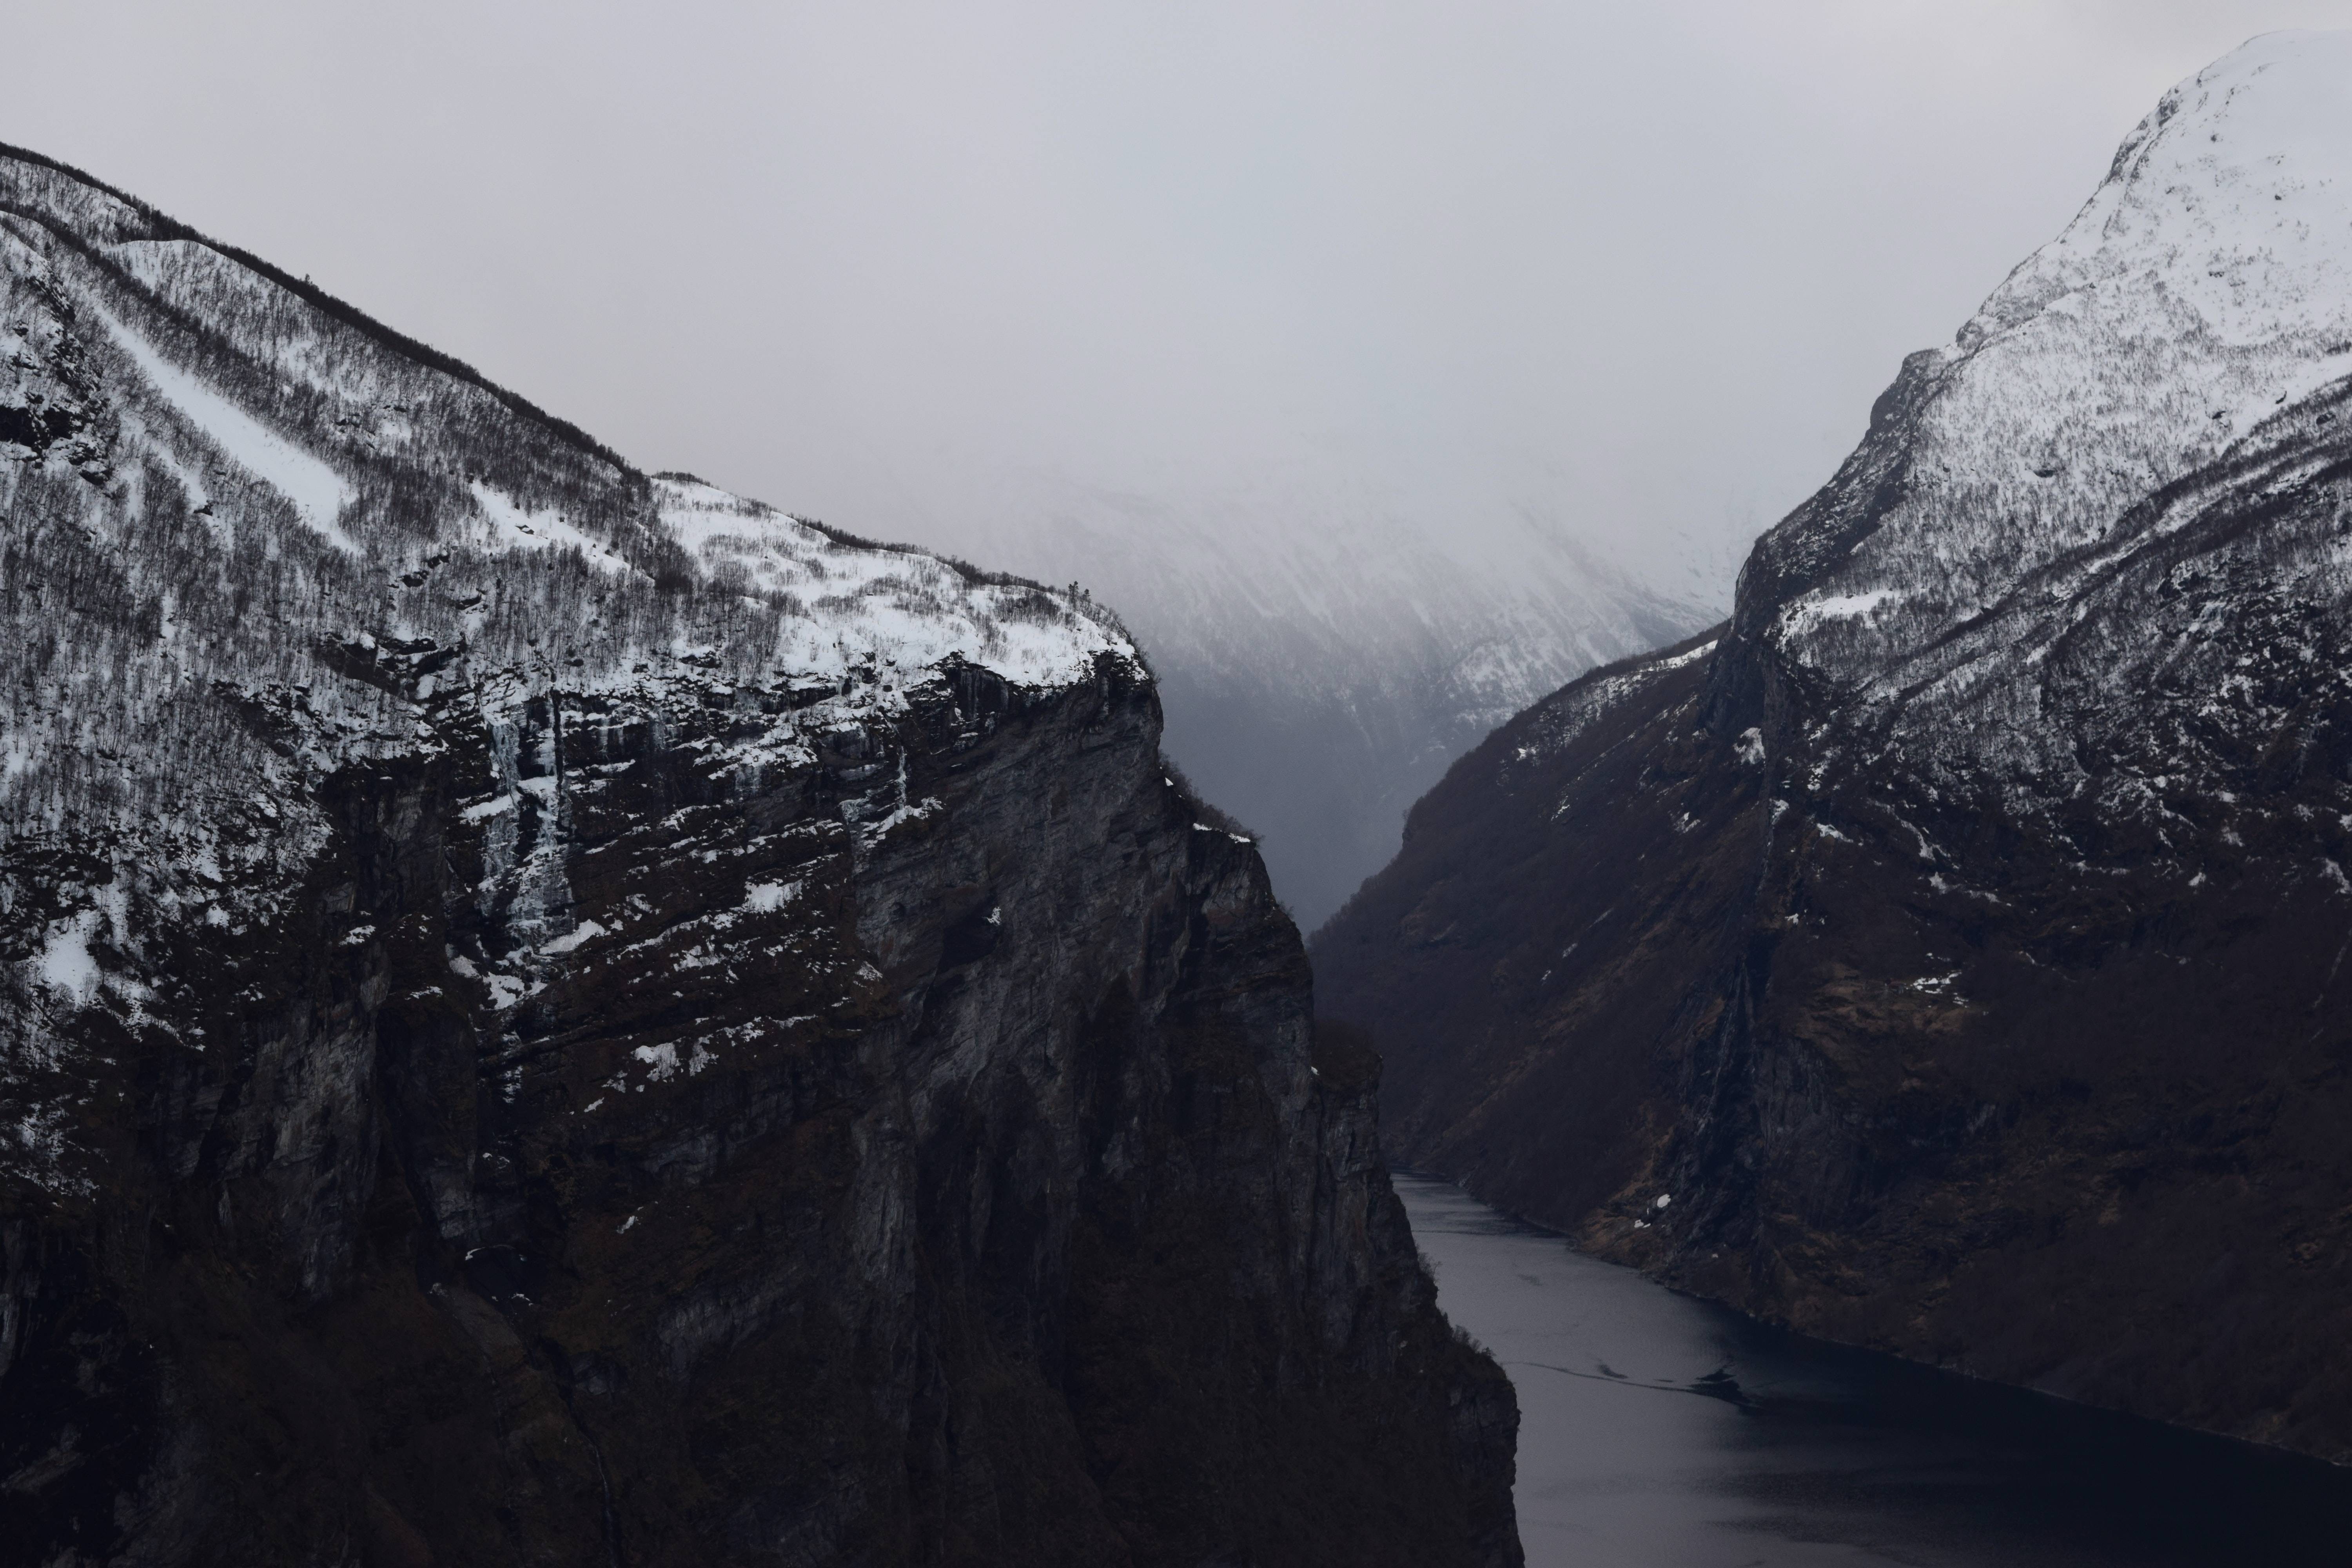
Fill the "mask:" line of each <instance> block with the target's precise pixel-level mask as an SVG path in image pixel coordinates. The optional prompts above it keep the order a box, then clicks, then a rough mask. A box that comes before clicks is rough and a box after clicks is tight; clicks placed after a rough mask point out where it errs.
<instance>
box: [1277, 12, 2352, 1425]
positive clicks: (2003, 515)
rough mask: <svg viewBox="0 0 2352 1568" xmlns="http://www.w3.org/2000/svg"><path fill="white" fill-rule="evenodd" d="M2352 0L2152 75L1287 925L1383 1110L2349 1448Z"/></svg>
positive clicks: (1492, 1156)
mask: <svg viewBox="0 0 2352 1568" xmlns="http://www.w3.org/2000/svg"><path fill="white" fill-rule="evenodd" d="M2347 375H2352V35H2346V34H2336V33H2287V34H2273V35H2269V36H2266V37H2262V38H2258V39H2256V40H2254V41H2252V43H2249V44H2248V45H2246V46H2245V47H2242V48H2241V49H2240V50H2238V51H2236V52H2235V53H2233V54H2231V55H2230V56H2228V57H2226V58H2223V59H2221V61H2219V62H2217V63H2216V64H2214V65H2213V66H2212V67H2210V68H2208V69H2206V70H2204V71H2201V72H2200V73H2199V74H2198V75H2197V76H2195V77H2193V78H2191V79H2189V80H2188V81H2186V82H2183V83H2182V84H2181V85H2180V86H2179V87H2178V88H2176V89H2173V90H2172V91H2171V92H2169V93H2168V94H2166V95H2165V97H2164V99H2163V100H2162V101H2161V103H2160V104H2159V105H2158V108H2157V110H2155V112H2153V113H2152V114H2151V115H2149V116H2148V118H2147V120H2146V121H2144V122H2143V123H2142V124H2141V125H2140V126H2139V127H2138V128H2137V130H2136V131H2135V132H2133V133H2132V135H2131V136H2130V137H2129V138H2128V139H2126V142H2124V144H2123V146H2122V148H2121V150H2120V151H2119V152H2118V153H2117V156H2116V161H2115V164H2114V167H2113V169H2112V171H2111V173H2110V174H2109V176H2108V177H2107V179H2106V180H2105V183H2104V184H2102V185H2101V186H2100V188H2099V190H2098V191H2097V192H2096V193H2095V195H2093V197H2092V198H2091V200H2090V202H2089V203H2088V204H2086V205H2085V206H2084V208H2083V210H2082V212H2081V213H2080V214H2079V215H2078V216H2076V218H2075V219H2074V222H2073V223H2072V224H2070V225H2069V226H2068V227H2067V229H2066V230H2065V231H2064V233H2063V234H2062V235H2061V236H2060V237H2058V238H2057V239H2056V240H2054V241H2053V243H2052V244H2050V245H2049V246H2047V247H2043V249H2042V250H2041V251H2039V252H2037V253H2036V254H2035V255H2034V256H2033V257H2032V258H2029V259H2028V260H2027V261H2026V262H2025V263H2024V264H2023V265H2021V267H2020V268H2017V270H2016V271H2015V272H2013V273H2012V274H2011V276H2010V278H2009V279H2007V280H2006V281H2005V282H2004V283H2003V284H2002V285H2001V287H2000V289H1997V290H1996V291H1995V292H1994V294H1993V295H1992V296H1991V297H1990V299H1989V300H1987V302H1986V304H1985V306H1984V307H1983V309H1982V310H1979V312H1978V313H1977V314H1976V316H1975V317H1973V318H1972V319H1971V320H1970V321H1969V322H1968V323H1967V324H1966V325H1965V326H1964V327H1963V328H1962V330H1961V331H1960V332H1959V334H1958V337H1957V339H1956V340H1955V341H1954V342H1952V343H1951V344H1949V345H1948V346H1946V347H1944V348H1942V349H1937V350H1933V351H1929V352H1927V353H1919V354H1915V355H1913V356H1911V358H1910V359H1909V360H1907V361H1906V363H1905V364H1904V367H1903V370H1902V374H1901V375H1900V376H1899V377H1898V379H1897V380H1896V382H1895V384H1894V386H1893V387H1891V388H1890V389H1889V390H1888V392H1887V393H1886V394H1885V396H1884V397H1882V398H1881V399H1880V401H1879V403H1878V405H1877V407H1876V408H1875V409H1874V411H1873V416H1872V421H1871V427H1870V430H1869V433H1868V434H1867V436H1866V437H1864V441H1863V443H1862V445H1861V446H1860V447H1858V448H1857V449H1856V451H1855V452H1854V454H1853V456H1852V457H1851V458H1849V459H1848V460H1847V461H1846V463H1845V464H1844V466H1843V468H1841V469H1840V470H1839V471H1838V473H1837V474H1836V475H1835V477H1833V478H1832V479H1831V481H1830V482H1829V483H1828V484H1827V485H1826V486H1825V487H1824V488H1823V489H1822V490H1821V491H1820V492H1819V493H1818V494H1817V495H1815V496H1814V497H1813V498H1812V499H1811V500H1809V501H1807V502H1806V503H1805V504H1804V505H1803V506H1801V507H1800V508H1799V509H1798V510H1796V511H1795V512H1794V513H1792V514H1791V515H1790V517H1789V518H1788V519H1787V520H1786V521H1783V522H1782V523H1781V524H1780V525H1779V526H1778V527H1777V528H1775V529H1774V530H1773V531H1771V532H1770V533H1769V534H1768V535H1766V537H1765V538H1764V539H1763V540H1762V541H1761V542H1759V544H1758V546H1757V548H1756V550H1755V552H1754V553H1753V554H1752V556H1751V557H1750V558H1749V561H1748V565H1747V567H1746V569H1745V571H1744V572H1743V573H1742V574H1741V578H1740V583H1739V590H1738V604H1737V607H1736V609H1735V611H1734V614H1733V616H1732V617H1731V619H1730V620H1729V622H1728V623H1727V624H1726V625H1725V626H1721V627H1719V628H1717V629H1716V630H1714V631H1710V632H1707V633H1705V634H1702V635H1700V636H1698V637H1693V638H1692V639H1690V640H1689V641H1688V642H1687V643H1685V645H1682V646H1681V647H1676V648H1674V649H1670V650H1668V652H1667V653H1666V654H1664V655H1661V656H1657V657H1653V658H1642V659H1635V660H1632V661H1628V662H1627V663H1625V664H1622V665H1621V666H1618V667H1615V668H1611V669H1607V670H1604V671H1601V672H1598V673H1596V674H1595V675H1592V676H1590V677H1588V678H1586V679H1582V680H1580V681H1578V682H1575V683H1572V684H1570V686H1569V687H1567V688H1566V689H1563V690H1561V691H1559V692H1558V693H1556V694H1555V695H1553V696H1552V697H1549V698H1548V699H1546V700H1544V701H1542V702H1540V703H1538V704H1536V705H1535V706H1534V707H1533V708H1531V709H1529V710H1528V711H1527V712H1525V713H1523V714H1521V715H1519V716H1518V717H1517V719H1515V720H1513V721H1511V722H1510V723H1509V724H1508V725H1507V726H1505V727H1504V728H1503V729H1502V730H1500V731H1497V732H1496V734H1495V735H1494V736H1493V737H1491V738H1490V739H1489V740H1488V741H1487V742H1486V743H1485V744H1483V745H1482V746H1481V747H1479V748H1478V749H1477V750H1476V751H1475V752H1473V753H1471V754H1470V755H1469V756H1468V757H1465V759H1464V760H1463V762H1462V763H1459V764H1458V765H1457V766H1456V767H1455V768H1454V770H1453V771H1452V772H1451V773H1449V774H1448V776H1447V778H1446V780H1445V781H1444V783H1443V784H1441V785H1440V786H1439V787H1438V788H1437V789H1436V790H1434V791H1433V792H1432V793H1431V794H1430V795H1428V796H1427V797H1425V798H1424V799H1423V801H1422V802H1421V803H1419V804H1418V805H1416V806H1415V807H1414V809H1413V813H1412V816H1411V818H1410V819H1409V823H1408V826H1407V831H1406V842H1405V847H1404V848H1403V850H1402V853H1401V855H1400V856H1399V858H1398V859H1397V860H1396V862H1395V863H1394V864H1393V865H1391V867H1390V868H1387V869H1386V870H1384V871H1383V872H1382V873H1381V875H1380V876H1378V877H1377V878H1375V879H1373V880H1372V881H1371V882H1370V883H1369V884H1368V885H1367V887H1366V888H1365V889H1364V891H1363V892H1362V894H1361V895H1360V897H1359V898H1358V899H1357V900H1355V901H1354V902H1353V903H1351V904H1350V906H1349V908H1348V909H1347V910H1344V911H1342V913H1341V914H1340V915H1339V917H1338V918H1337V919H1335V920H1334V921H1332V922H1331V924H1330V925H1329V926H1328V927H1327V928H1326V929H1325V930H1324V931H1323V932H1322V933H1321V934H1320V935H1319V937H1318V941H1317V943H1316V948H1315V957H1316V966H1317V977H1318V998H1319V999H1320V1002H1321V1004H1322V1005H1324V1006H1325V1008H1326V1009H1327V1010H1328V1011H1329V1012H1331V1013H1333V1014H1335V1015H1338V1016H1350V1017H1355V1018H1360V1019H1362V1020H1364V1021H1366V1022H1368V1023H1370V1024H1373V1025H1374V1026H1377V1027H1378V1028H1379V1029H1380V1031H1381V1046H1382V1048H1383V1049H1384V1051H1385V1052H1386V1054H1387V1056H1388V1059H1389V1079H1388V1084H1387V1087H1386V1089H1385V1091H1384V1095H1385V1098H1384V1107H1385V1110H1386V1112H1387V1116H1388V1125H1389V1131H1390V1133H1391V1138H1392V1140H1393V1141H1394V1142H1395V1144H1396V1146H1397V1147H1399V1148H1400V1150H1401V1151H1402V1156H1403V1157H1404V1158H1405V1159H1407V1160H1409V1161H1411V1162H1412V1163H1414V1164H1416V1165H1418V1166H1421V1167H1423V1168H1426V1169H1431V1170H1435V1171H1439V1172H1443V1173H1447V1174H1449V1175H1454V1176H1458V1177H1461V1178H1463V1179H1464V1180H1465V1182H1466V1183H1467V1184H1468V1185H1469V1186H1470V1187H1471V1188H1472V1190H1474V1191H1475V1192H1477V1193H1478V1194H1480V1195H1482V1196H1485V1197H1487V1198H1488V1199H1490V1200H1492V1201H1495V1202H1497V1203H1499V1204H1501V1205H1504V1206H1506V1207H1508V1208H1511V1209H1514V1210H1516V1211H1517V1212H1520V1213H1523V1214H1528V1215H1534V1216H1536V1217H1538V1218H1541V1219H1543V1220H1546V1221H1548V1222H1549V1223H1551V1224H1554V1225H1558V1226H1563V1227H1565V1228H1568V1229H1570V1230H1572V1231H1574V1232H1575V1233H1576V1234H1577V1235H1578V1236H1579V1237H1580V1239H1581V1241H1582V1242H1583V1244H1584V1245H1586V1246H1589V1247H1593V1248H1595V1249H1596V1250H1599V1251H1601V1252H1602V1253H1604V1254H1606V1255H1608V1256H1612V1257H1615V1258H1622V1259H1624V1260H1626V1261H1629V1262H1634V1263H1638V1264H1640V1265H1642V1266H1643V1267H1644V1268H1649V1269H1651V1270H1652V1271H1654V1272H1655V1273H1657V1274H1659V1275H1661V1276H1662V1277H1664V1278H1665V1279H1669V1280H1671V1281H1674V1282H1675V1283H1677V1284H1679V1285H1681V1286H1683V1287H1685V1288H1686V1289H1693V1290H1696V1291H1699V1292H1702V1293H1705V1294H1707V1295H1711V1296H1715V1297H1717V1298H1719V1299H1722V1300H1729V1301H1731V1302H1733V1303H1735V1304H1738V1305H1739V1306H1742V1307H1745V1308H1747V1309H1748V1310H1754V1311H1758V1312H1760V1313H1763V1314H1766V1315H1768V1316H1770V1317H1773V1318H1776V1319H1780V1320H1782V1321H1789V1322H1791V1323H1794V1324H1795V1325H1797V1326H1798V1327H1800V1328H1802V1329H1805V1330H1808V1331H1812V1332H1816V1333H1821V1334H1825V1335H1828V1336H1830V1337H1832V1338H1837V1339H1843V1340H1848V1341H1852V1342H1861V1343H1866V1344H1870V1345H1874V1346H1876V1347H1879V1348H1882V1349H1886V1350H1891V1351H1895V1352H1900V1353H1903V1354H1906V1355H1911V1356H1915V1357H1918V1358H1920V1359H1923V1360H1927V1361H1932V1362H1937V1363H1943V1364H1947V1365H1951V1366H1956V1367H1960V1368H1963V1369H1965V1370H1968V1371H1969V1372H1972V1373H1979V1374H1981V1375H1985V1376H1990V1377H1994V1378H2000V1379H2003V1380H2006V1381H2011V1382H2016V1383H2021V1384H2030V1385H2032V1386H2035V1387H2040V1388H2044V1389H2048V1390H2051V1391H2053V1392H2056V1393H2061V1394H2067V1395H2069V1396H2072V1397H2076V1398H2081V1399H2085V1400H2090V1401H2093V1402H2096V1403H2100V1404H2105V1405H2113V1406H2116V1407H2119V1408H2123V1409H2127V1410H2132V1411H2136V1412H2138V1413H2140V1414H2144V1415H2154V1416H2159V1417H2162V1418H2165V1419H2168V1420H2174V1421H2180V1422H2186V1423H2190V1424H2194V1425H2198V1426H2207V1427H2210V1428H2212V1429H2214V1430H2217V1431H2221V1432H2226V1433H2231V1434H2233V1435H2236V1436H2243V1437H2248V1438H2252V1439H2255V1440H2259V1441H2263V1442H2271V1443H2278V1444H2283V1445H2286V1446H2289V1447H2296V1448H2300V1449H2303V1450H2305V1451H2307V1452H2311V1453H2315V1454H2319V1455H2323V1456H2326V1457H2327V1458H2333V1459H2336V1460H2338V1461H2343V1460H2346V1459H2347V1458H2352V1367H2347V1363H2345V1361H2344V1359H2343V1357H2342V1356H2341V1355H2340V1354H2339V1353H2338V1347H2340V1346H2341V1345H2342V1344H2343V1343H2344V1342H2345V1341H2346V1339H2347V1336H2352V1305H2347V1303H2352V1296H2347V1294H2346V1291H2345V1289H2344V1283H2345V1281H2346V1280H2347V1279H2352V1156H2347V1147H2346V1145H2345V1144H2344V1142H2343V1141H2342V1139H2341V1137H2340V1136H2339V1135H2338V1131H2337V1130H2339V1129H2340V1128H2341V1127H2342V1126H2343V1125H2345V1123H2346V1121H2347V1119H2352V1073H2348V1072H2347V1048H2352V976H2347V974H2346V973H2345V966H2344V963H2343V949H2344V947H2345V945H2346V933H2347V931H2352V879H2348V878H2347V872H2346V868H2347V866H2352V685H2347V680H2352V676H2347V670H2352V545H2347V538H2352V438H2348V437H2347V416H2352V382H2347Z"/></svg>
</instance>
